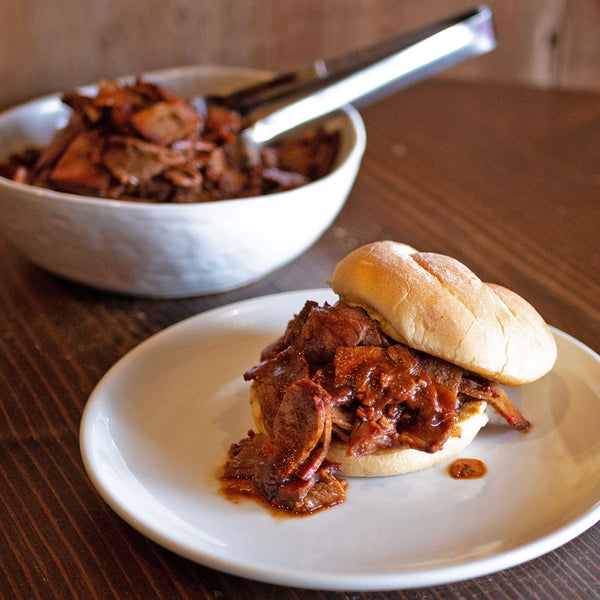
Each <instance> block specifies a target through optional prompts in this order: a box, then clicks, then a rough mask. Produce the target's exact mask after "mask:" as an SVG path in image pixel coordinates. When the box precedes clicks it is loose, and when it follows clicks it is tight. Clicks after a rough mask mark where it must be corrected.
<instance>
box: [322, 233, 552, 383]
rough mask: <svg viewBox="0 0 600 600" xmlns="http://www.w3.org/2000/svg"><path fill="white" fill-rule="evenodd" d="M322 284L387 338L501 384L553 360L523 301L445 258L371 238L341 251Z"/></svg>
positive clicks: (534, 374) (531, 377)
mask: <svg viewBox="0 0 600 600" xmlns="http://www.w3.org/2000/svg"><path fill="white" fill-rule="evenodd" d="M330 285H331V288H332V289H333V291H334V292H336V293H337V294H338V295H339V297H340V299H341V300H343V301H344V302H347V303H348V304H353V305H358V306H361V307H362V308H364V309H365V310H366V311H367V312H368V314H369V316H370V317H371V318H373V319H376V320H377V321H379V323H380V324H381V327H382V329H383V331H384V332H385V333H386V334H387V335H389V336H390V337H392V338H393V339H394V340H396V341H398V342H401V343H403V344H406V345H407V346H410V347H411V348H414V349H416V350H420V351H422V352H427V353H428V354H432V355H434V356H437V357H439V358H443V359H444V360H447V361H448V362H452V363H454V364H456V365H459V366H461V367H463V368H464V369H467V370H469V371H472V372H474V373H477V374H479V375H482V376H484V377H486V378H488V379H495V380H496V381H498V382H500V383H503V384H506V385H521V384H525V383H529V382H531V381H535V380H536V379H538V378H539V377H541V376H542V375H544V374H545V373H547V372H548V371H549V370H550V369H551V368H552V366H553V365H554V362H555V360H556V343H555V341H554V337H553V335H552V332H551V331H550V329H549V328H548V326H547V325H546V323H545V322H544V320H543V319H542V317H541V316H540V315H539V314H538V313H537V312H536V310H535V309H534V308H533V307H532V306H531V305H530V304H529V303H527V302H526V301H525V300H524V299H523V298H521V297H520V296H519V295H517V294H516V293H514V292H512V291H510V290H508V289H506V288H504V287H501V286H499V285H495V284H491V283H484V282H482V281H481V280H480V279H479V278H478V277H477V276H476V275H475V274H474V273H473V272H472V271H470V270H469V269H468V268H467V267H466V266H465V265H463V264H462V263H461V262H459V261H458V260H456V259H454V258H450V257H449V256H444V255H442V254H433V253H426V252H419V251H417V250H415V249H414V248H412V247H411V246H407V245H406V244H401V243H397V242H375V243H372V244H368V245H366V246H362V247H361V248H358V249H357V250H355V251H354V252H352V253H350V254H349V255H348V256H346V258H344V259H343V260H342V261H341V262H340V263H339V264H338V265H337V267H336V268H335V270H334V272H333V276H332V279H331V281H330Z"/></svg>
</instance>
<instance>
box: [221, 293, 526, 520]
mask: <svg viewBox="0 0 600 600" xmlns="http://www.w3.org/2000/svg"><path fill="white" fill-rule="evenodd" d="M261 359H262V360H261V362H260V363H259V364H258V365H256V366H255V367H253V368H252V369H250V370H249V371H247V372H246V373H245V375H244V377H245V379H246V380H248V381H252V382H253V384H252V387H253V393H254V394H255V398H256V399H257V400H258V402H259V404H260V409H261V415H262V419H263V425H264V433H259V434H255V433H254V432H251V433H250V434H249V436H248V438H246V439H245V440H243V441H242V442H241V443H240V444H235V445H234V446H232V449H231V451H230V456H229V459H228V464H227V467H226V470H225V475H224V479H225V480H226V481H230V482H234V483H233V484H232V485H240V480H244V484H243V485H244V487H245V489H246V490H248V489H252V488H253V489H254V491H255V493H257V494H261V495H262V496H263V497H265V498H266V499H267V500H268V501H269V502H270V503H271V504H273V505H275V506H281V507H285V508H287V509H289V510H292V511H294V512H307V511H312V510H316V509H317V508H325V507H327V506H331V505H333V504H337V503H339V502H342V501H343V499H344V497H345V485H344V484H340V483H339V481H340V480H338V479H337V478H336V477H334V475H335V473H336V465H335V464H332V463H328V461H327V459H326V455H327V451H328V448H329V445H330V443H331V440H332V439H340V440H342V441H344V442H346V443H347V444H348V451H347V453H348V455H353V456H356V457H360V456H364V455H367V454H371V453H373V452H377V451H378V450H381V449H386V448H414V449H417V450H420V451H423V452H430V453H432V452H436V451H438V450H440V449H441V448H442V446H443V445H444V443H445V442H446V441H447V439H448V437H449V436H450V435H451V434H452V429H453V427H454V425H455V423H456V421H457V419H458V411H459V409H460V408H461V405H462V404H464V403H467V402H470V401H473V400H487V401H489V402H490V404H491V405H492V406H494V407H495V408H497V409H498V410H499V412H500V414H502V415H503V416H504V417H505V418H506V419H507V421H508V422H509V423H510V424H511V425H512V426H513V427H515V428H518V429H524V428H526V427H527V426H528V425H529V423H528V422H527V421H526V420H525V419H524V418H523V417H522V415H521V414H520V413H519V411H518V410H517V409H516V407H514V405H513V404H512V403H511V402H510V399H509V398H508V396H507V395H506V393H505V392H504V391H503V389H502V387H501V386H500V385H498V384H496V383H495V382H490V381H488V380H486V379H484V378H482V377H479V376H475V375H473V374H472V373H469V372H465V371H464V369H462V368H460V367H458V366H456V365H454V364H451V363H448V362H446V361H444V360H442V359H439V358H436V357H433V356H431V355H428V354H423V353H421V352H417V351H415V350H412V349H410V348H408V347H407V346H404V345H402V344H399V343H396V342H394V341H393V340H391V339H390V338H388V337H387V336H386V335H385V334H384V333H383V332H382V331H381V328H380V326H379V324H378V323H377V321H374V320H372V319H371V318H370V317H369V316H368V315H367V313H366V312H365V311H363V310H362V309H361V308H356V307H351V306H348V305H346V304H344V303H341V302H339V303H337V304H335V305H333V306H330V305H328V304H325V305H324V306H323V307H321V306H319V305H317V304H316V303H315V302H307V303H306V304H305V306H304V308H303V309H302V310H301V311H300V313H299V314H298V315H297V316H296V317H295V318H294V319H293V320H292V321H290V323H289V324H288V326H287V329H286V331H285V333H284V334H283V335H282V336H281V338H279V339H278V340H276V341H275V342H274V343H273V344H271V345H270V346H268V347H267V348H265V350H264V351H263V352H262V354H261ZM317 490H318V493H317ZM317 498H318V500H317Z"/></svg>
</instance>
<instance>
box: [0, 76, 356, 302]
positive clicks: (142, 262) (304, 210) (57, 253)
mask: <svg viewBox="0 0 600 600" xmlns="http://www.w3.org/2000/svg"><path fill="white" fill-rule="evenodd" d="M268 76H269V73H266V72H264V71H256V70H251V69H243V68H230V67H214V66H200V67H182V68H177V69H169V70H166V71H161V72H156V73H151V74H147V75H144V77H145V78H146V79H148V80H151V81H154V82H156V83H158V84H160V85H163V86H165V87H167V88H169V89H171V90H173V91H174V92H175V93H176V94H179V95H181V96H183V97H191V96H193V95H194V94H201V93H207V92H212V93H225V92H227V91H231V90H233V89H235V88H238V87H239V86H242V85H246V84H248V83H252V82H254V81H257V80H261V79H265V78H267V77H268ZM83 89H84V90H86V91H88V92H89V91H92V92H93V88H83ZM68 115H69V109H68V108H66V107H65V106H64V105H63V104H62V103H61V101H60V94H56V95H52V96H47V97H44V98H41V99H38V100H34V101H31V102H28V103H26V104H24V105H21V106H19V107H16V108H14V109H11V110H8V111H6V112H4V113H2V114H0V159H5V158H7V157H8V155H9V154H10V153H12V152H18V151H21V150H22V149H23V148H24V147H25V146H27V145H35V146H44V145H46V144H47V143H48V142H49V141H50V139H51V137H52V135H53V134H54V132H55V131H56V129H59V128H62V127H63V126H64V125H65V124H66V122H67V119H68ZM333 125H334V126H335V127H337V128H339V130H340V132H341V145H340V150H339V153H338V156H337V159H336V163H335V168H334V169H333V171H332V172H331V173H330V174H329V175H327V176H326V177H324V178H322V179H320V180H318V181H315V182H313V183H310V184H308V185H305V186H303V187H300V188H296V189H294V190H290V191H286V192H281V193H277V194H271V195H265V196H258V197H255V198H245V199H238V200H222V201H216V202H207V203H198V204H154V203H131V202H126V201H119V200H104V199H99V198H98V199H97V198H89V197H85V196H77V195H74V194H64V193H59V192H54V191H51V190H46V189H42V188H37V187H34V186H29V185H22V184H18V183H15V182H13V181H10V180H8V179H5V178H2V177H0V235H2V236H4V237H5V238H6V239H7V240H8V241H9V242H11V243H12V244H13V245H14V246H15V247H16V248H17V249H19V250H20V251H21V252H22V253H23V254H24V255H25V256H26V257H27V258H28V259H29V260H31V261H32V262H33V263H35V264H37V265H39V266H40V267H43V268H44V269H47V270H48V271H51V272H52V273H55V274H57V275H59V276H62V277H65V278H67V279H70V280H73V281H77V282H80V283H83V284H86V285H89V286H93V287H96V288H100V289H104V290H110V291H113V292H119V293H124V294H130V295H136V296H148V297H163V298H176V297H185V296H195V295H204V294H210V293H214V292H219V291H224V290H228V289H233V288H236V287H239V286H242V285H245V284H247V283H250V282H252V281H254V280H257V279H260V278H261V277H263V276H265V275H266V274H267V273H269V272H271V271H273V270H274V269H277V268H278V267H281V266H282V265H284V264H285V263H287V262H289V261H290V260H292V259H293V258H295V257H297V256H298V255H300V254H301V253H302V252H304V251H305V250H306V249H307V248H308V247H310V246H311V245H312V244H313V243H314V242H315V241H316V240H317V239H318V238H319V237H320V236H321V235H322V233H323V232H324V231H325V230H326V229H327V228H328V227H329V226H330V225H331V223H332V222H333V220H334V219H335V217H336V216H337V214H338V212H339V211H340V209H341V208H342V206H343V205H344V202H345V200H346V197H347V195H348V193H349V191H350V189H351V187H352V184H353V182H354V179H355V177H356V174H357V172H358V169H359V165H360V161H361V158H362V155H363V152H364V148H365V143H366V136H365V129H364V124H363V122H362V120H361V118H360V116H359V115H358V113H357V112H356V111H355V110H354V109H353V108H352V107H347V108H346V109H344V111H343V112H342V113H341V115H339V116H337V117H335V118H334V119H333Z"/></svg>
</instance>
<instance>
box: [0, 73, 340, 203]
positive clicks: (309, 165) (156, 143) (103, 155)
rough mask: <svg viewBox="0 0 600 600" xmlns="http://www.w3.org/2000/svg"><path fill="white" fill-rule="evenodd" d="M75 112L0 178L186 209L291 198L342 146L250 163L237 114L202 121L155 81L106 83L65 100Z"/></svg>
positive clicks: (320, 135) (309, 147)
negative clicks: (284, 194)
mask: <svg viewBox="0 0 600 600" xmlns="http://www.w3.org/2000/svg"><path fill="white" fill-rule="evenodd" d="M62 101H63V102H64V103H65V104H66V105H67V106H69V107H70V108H71V109H72V110H73V113H72V116H71V118H70V121H69V123H68V124H67V125H66V127H65V128H63V129H61V130H60V131H58V132H57V133H56V135H55V136H54V138H53V140H52V141H51V142H50V144H49V145H48V146H47V147H46V148H44V149H36V148H29V149H27V150H25V151H24V152H23V153H22V154H20V155H13V156H12V157H10V159H9V160H8V161H6V162H5V163H3V164H0V175H2V176H4V177H7V178H10V179H13V180H15V181H18V182H20V183H28V184H31V185H37V186H41V187H46V188H50V189H54V190H58V191H62V192H70V193H75V194H81V195H88V196H97V197H100V198H111V199H120V200H130V201H136V200H137V201H147V202H170V203H190V202H205V201H212V200H222V199H228V198H244V197H248V196H258V195H263V194H269V193H273V192H279V191H284V190H289V189H292V188H295V187H298V186H301V185H304V184H306V183H308V182H310V181H313V180H315V179H319V178H320V177H323V176H324V175H326V174H327V173H328V172H329V171H330V170H331V168H332V165H333V162H334V160H335V157H336V155H337V150H338V146H339V134H338V133H326V132H325V131H324V130H323V129H317V130H315V131H311V132H309V133H306V134H304V135H302V136H299V137H298V138H296V139H293V140H288V141H284V142H282V143H279V144H276V145H273V146H272V147H269V148H266V149H265V151H264V153H263V156H262V162H261V164H259V165H256V166H249V165H247V164H246V162H245V160H244V157H243V156H242V154H241V152H240V151H239V149H238V145H237V144H236V140H237V139H238V136H239V134H240V131H241V128H242V119H241V117H240V115H239V114H238V113H237V112H235V111H232V110H229V109H226V108H223V107H222V106H218V105H216V104H212V105H211V104H209V105H208V106H207V107H206V111H205V113H203V114H200V112H198V111H197V110H196V109H195V108H194V107H193V106H192V105H191V104H190V102H188V101H187V100H184V99H183V98H179V97H177V96H175V95H174V94H172V93H171V92H169V91H168V90H166V89H165V88H162V87H159V86H157V85H155V84H153V83H150V82H147V81H143V80H138V81H136V82H135V83H134V84H132V85H119V84H118V83H117V82H116V81H113V80H108V81H103V82H101V83H100V85H99V88H98V93H97V94H96V96H94V97H91V96H84V95H81V94H79V93H77V92H66V93H65V94H63V97H62Z"/></svg>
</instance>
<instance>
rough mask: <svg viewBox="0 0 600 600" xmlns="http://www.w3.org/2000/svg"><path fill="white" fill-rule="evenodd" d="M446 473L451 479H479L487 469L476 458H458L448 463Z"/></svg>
mask: <svg viewBox="0 0 600 600" xmlns="http://www.w3.org/2000/svg"><path fill="white" fill-rule="evenodd" d="M448 472H449V473H450V477H452V478H453V479H480V478H481V477H483V476H484V475H485V474H486V473H487V467H486V466H485V464H484V463H483V462H482V461H480V460H478V459H477V458H458V459H456V460H455V461H453V462H451V463H450V466H449V467H448Z"/></svg>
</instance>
